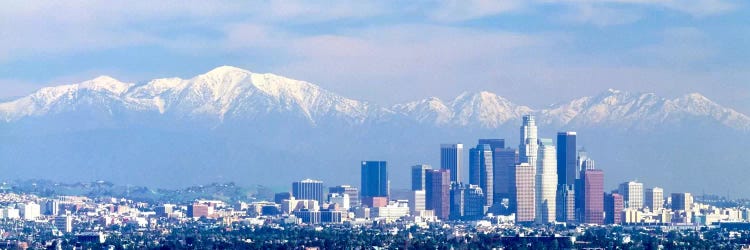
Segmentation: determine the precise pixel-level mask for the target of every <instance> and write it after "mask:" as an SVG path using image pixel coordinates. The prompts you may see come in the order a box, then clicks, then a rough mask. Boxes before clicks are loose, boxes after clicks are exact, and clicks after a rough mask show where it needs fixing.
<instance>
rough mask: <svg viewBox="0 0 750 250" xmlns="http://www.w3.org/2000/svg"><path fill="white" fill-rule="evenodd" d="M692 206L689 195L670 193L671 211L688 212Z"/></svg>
mask: <svg viewBox="0 0 750 250" xmlns="http://www.w3.org/2000/svg"><path fill="white" fill-rule="evenodd" d="M692 206H693V195H692V194H690V193H672V210H674V211H679V210H684V211H690V209H691V208H692Z"/></svg>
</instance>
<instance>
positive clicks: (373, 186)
mask: <svg viewBox="0 0 750 250" xmlns="http://www.w3.org/2000/svg"><path fill="white" fill-rule="evenodd" d="M361 169H362V172H361V173H362V197H363V198H365V197H368V198H370V197H388V172H387V164H386V162H385V161H363V162H362V168H361Z"/></svg>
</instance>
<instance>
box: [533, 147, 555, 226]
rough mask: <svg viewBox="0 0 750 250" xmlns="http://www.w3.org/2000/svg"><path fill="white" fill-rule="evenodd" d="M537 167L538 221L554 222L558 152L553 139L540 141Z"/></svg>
mask: <svg viewBox="0 0 750 250" xmlns="http://www.w3.org/2000/svg"><path fill="white" fill-rule="evenodd" d="M538 154H539V156H538V157H537V166H536V177H535V178H536V180H535V185H536V187H535V191H536V195H535V196H536V221H537V222H538V223H550V222H554V221H555V219H556V217H555V209H556V208H557V206H556V201H557V159H556V157H557V152H556V150H555V145H553V144H552V139H539V150H538Z"/></svg>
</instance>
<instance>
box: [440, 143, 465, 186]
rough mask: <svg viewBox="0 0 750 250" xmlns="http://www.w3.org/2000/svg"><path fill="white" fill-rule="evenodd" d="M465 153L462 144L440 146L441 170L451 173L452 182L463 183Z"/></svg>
mask: <svg viewBox="0 0 750 250" xmlns="http://www.w3.org/2000/svg"><path fill="white" fill-rule="evenodd" d="M463 151H464V145H463V144H460V143H459V144H442V145H440V168H441V169H448V170H449V171H450V174H451V182H461V171H462V168H461V163H462V161H463V159H462V156H463Z"/></svg>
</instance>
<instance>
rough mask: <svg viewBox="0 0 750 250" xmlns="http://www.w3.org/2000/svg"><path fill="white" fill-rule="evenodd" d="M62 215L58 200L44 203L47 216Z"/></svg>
mask: <svg viewBox="0 0 750 250" xmlns="http://www.w3.org/2000/svg"><path fill="white" fill-rule="evenodd" d="M59 213H60V202H58V201H57V200H47V202H45V203H44V214H45V215H58V214H59Z"/></svg>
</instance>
